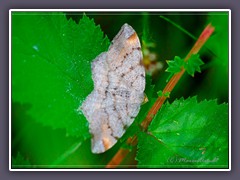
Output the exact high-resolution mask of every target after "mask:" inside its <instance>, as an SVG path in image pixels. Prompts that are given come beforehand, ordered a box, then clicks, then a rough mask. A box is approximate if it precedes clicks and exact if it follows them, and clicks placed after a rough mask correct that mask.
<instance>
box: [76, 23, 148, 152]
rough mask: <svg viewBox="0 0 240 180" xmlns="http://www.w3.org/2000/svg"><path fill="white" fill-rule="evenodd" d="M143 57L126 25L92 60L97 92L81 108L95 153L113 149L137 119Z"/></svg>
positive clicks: (140, 101) (134, 33)
mask: <svg viewBox="0 0 240 180" xmlns="http://www.w3.org/2000/svg"><path fill="white" fill-rule="evenodd" d="M142 58H143V55H142V51H141V44H140V41H139V38H138V36H137V34H136V32H135V30H134V29H133V28H132V27H131V26H130V25H128V24H124V25H123V26H122V27H121V29H120V31H119V32H118V34H117V35H116V36H115V37H114V39H113V40H112V43H111V45H110V47H109V49H108V51H107V52H103V53H101V54H99V55H98V56H97V57H96V58H95V59H94V60H93V61H92V63H91V69H92V79H93V81H94V90H93V91H92V92H91V93H90V94H89V95H88V96H87V98H86V100H85V101H84V102H83V103H82V105H81V107H80V109H81V110H82V112H83V114H84V116H85V117H86V118H87V120H88V122H89V131H90V133H91V134H92V139H91V150H92V153H95V154H99V153H103V152H105V151H106V150H108V149H110V148H111V147H112V146H113V145H114V144H116V142H117V141H118V139H119V138H121V137H122V136H123V134H124V133H125V131H126V129H127V128H128V127H129V126H130V125H131V124H132V123H133V121H134V118H135V117H136V116H137V114H138V112H139V110H140V106H141V103H142V102H143V100H144V89H145V84H146V82H145V69H144V66H143V63H142Z"/></svg>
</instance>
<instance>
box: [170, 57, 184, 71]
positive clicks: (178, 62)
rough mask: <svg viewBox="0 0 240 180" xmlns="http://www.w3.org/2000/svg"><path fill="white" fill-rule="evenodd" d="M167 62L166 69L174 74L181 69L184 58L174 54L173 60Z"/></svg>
mask: <svg viewBox="0 0 240 180" xmlns="http://www.w3.org/2000/svg"><path fill="white" fill-rule="evenodd" d="M167 64H168V68H167V69H166V71H167V72H170V73H172V74H175V73H178V72H180V71H181V69H182V66H183V64H184V59H182V58H180V57H179V56H175V57H174V60H171V61H167Z"/></svg>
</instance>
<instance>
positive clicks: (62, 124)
mask: <svg viewBox="0 0 240 180" xmlns="http://www.w3.org/2000/svg"><path fill="white" fill-rule="evenodd" d="M173 22H174V23H173ZM209 22H211V23H212V24H213V26H215V28H216V33H215V34H214V35H212V37H211V38H210V39H209V40H208V42H207V43H206V45H205V46H204V48H203V49H202V50H201V52H200V53H199V58H201V60H202V61H203V62H204V63H205V64H204V65H203V66H201V70H202V73H196V74H195V76H194V78H193V77H191V76H189V75H187V73H185V75H184V76H183V77H182V79H181V80H180V81H179V82H178V84H177V86H176V87H175V88H174V91H173V92H171V98H170V99H169V102H170V103H177V102H182V103H183V104H185V103H186V102H184V101H183V100H178V101H177V102H175V101H174V100H175V99H176V98H180V97H184V98H185V99H186V98H188V97H190V96H195V95H197V99H198V101H199V105H200V106H199V107H201V105H202V104H204V103H205V104H206V103H208V105H209V104H211V103H212V104H211V105H213V107H212V109H211V108H210V109H211V110H212V112H213V111H215V112H216V113H215V115H216V116H217V115H218V116H219V117H222V116H224V117H225V121H221V122H222V123H216V122H215V121H214V120H215V119H212V118H213V116H210V117H212V118H211V119H208V121H209V122H206V119H204V118H202V117H200V116H197V117H199V118H197V117H196V118H194V119H193V121H196V123H197V122H204V123H203V124H202V125H203V127H202V131H206V129H207V128H208V126H207V125H209V127H210V128H212V129H213V130H214V132H215V130H216V129H214V123H216V127H219V128H220V130H222V131H223V132H224V134H222V136H221V137H223V138H225V139H224V141H222V142H223V146H222V148H223V150H224V153H223V154H221V155H222V156H223V155H225V156H224V157H225V158H226V159H223V161H221V162H223V163H224V165H226V162H227V156H226V146H227V143H226V133H227V130H228V126H227V122H226V120H227V117H226V113H225V112H227V109H226V106H227V105H226V104H225V105H221V106H218V105H217V104H216V102H215V101H210V100H211V99H217V102H218V103H219V104H220V103H228V74H229V72H228V53H229V49H228V33H229V32H228V13H220V12H219V13H197V12H194V13H177V12H175V13H172V12H164V13H157V12H143V13H140V12H134V13H133V12H127V13H126V12H118V13H116V12H102V13H99V12H86V13H77V12H67V13H49V12H34V13H33V12H13V13H12V141H11V143H12V166H13V167H14V168H19V167H20V168H21V167H23V166H22V165H29V164H30V165H31V167H33V168H39V167H43V168H66V167H67V168H104V166H105V165H106V164H107V163H108V162H109V161H110V159H111V158H112V157H113V156H114V154H115V153H116V152H117V150H118V149H119V147H124V145H123V144H124V143H123V142H124V140H125V139H127V138H128V137H129V136H133V135H134V134H136V133H138V136H139V138H140V144H139V147H141V146H142V147H144V148H142V149H141V150H140V149H139V151H138V152H136V151H135V150H134V151H133V154H131V156H133V157H128V158H129V161H127V163H129V164H136V161H135V160H134V156H135V153H138V155H137V159H138V160H139V167H140V166H141V165H143V164H144V163H151V162H147V160H146V159H141V158H140V157H141V156H146V157H147V156H148V155H149V153H148V154H146V153H147V151H146V149H151V148H152V149H154V148H156V151H157V152H156V153H155V154H154V152H152V156H153V157H154V155H156V156H158V155H161V154H162V153H165V154H168V157H169V156H170V154H172V152H170V151H169V149H168V148H166V147H165V146H163V145H160V144H159V143H157V142H158V140H157V139H156V138H159V139H160V138H162V137H158V135H157V134H154V135H155V136H156V137H153V135H149V134H146V133H143V132H141V129H140V128H139V123H140V122H142V120H143V119H144V118H145V116H146V114H147V112H148V110H149V109H150V108H151V106H152V105H153V103H154V101H155V99H156V98H157V97H158V94H159V93H158V92H161V90H163V88H164V87H165V85H166V80H167V78H168V76H169V73H166V72H165V69H166V68H167V63H166V60H170V59H174V57H175V56H176V55H178V56H180V57H184V56H186V54H187V53H188V52H189V50H190V49H191V47H192V46H193V44H194V42H195V40H196V39H197V38H198V36H199V35H200V33H201V31H202V30H203V29H204V27H205V26H206V24H207V23H209ZM124 23H128V24H130V25H131V26H132V27H133V28H134V29H135V30H136V32H137V34H138V36H139V38H140V39H141V41H142V50H143V54H144V65H145V67H146V71H147V73H148V74H149V76H147V86H146V90H145V94H146V97H147V99H148V102H146V103H145V104H143V105H142V108H141V111H140V113H139V115H138V116H137V117H136V120H135V121H134V123H133V124H132V126H131V127H130V128H129V129H128V130H127V132H126V134H125V135H124V136H123V138H122V139H120V141H119V142H118V143H117V144H116V145H115V146H114V147H113V148H111V149H110V150H109V151H107V152H105V153H103V154H100V155H94V154H92V153H91V151H90V135H89V133H88V123H87V121H86V119H85V117H84V116H83V115H82V114H81V113H80V111H78V107H79V106H80V104H81V102H82V101H83V100H84V99H85V97H86V96H87V95H88V94H89V93H90V92H91V91H92V88H93V83H92V79H91V67H90V63H91V61H92V60H93V59H94V58H95V57H96V56H97V55H98V54H99V53H101V52H103V51H106V50H107V49H108V46H109V41H110V40H112V39H113V37H114V36H115V35H116V33H117V32H118V31H119V29H120V28H121V26H122V25H123V24H124ZM99 25H100V26H99ZM195 70H199V69H198V68H197V69H195ZM205 99H207V100H209V101H203V102H201V101H202V100H205ZM189 101H190V100H189ZM194 103H195V104H194ZM194 103H193V105H194V106H195V107H196V108H197V109H198V108H199V107H197V102H196V100H194ZM172 107H174V106H172ZM205 107H206V109H208V106H207V105H206V106H205ZM220 107H221V108H223V107H224V108H223V109H224V110H222V111H223V112H222V114H221V112H220V110H219V109H221V108H220ZM168 108H171V105H170V104H168V105H166V106H165V109H168ZM187 110H188V109H185V112H182V113H186V112H187ZM161 112H162V110H161ZM170 112H171V111H169V112H165V113H170ZM212 112H210V110H209V113H210V114H211V113H212ZM172 113H174V112H172ZM180 114H181V113H180ZM184 115H185V116H186V114H182V116H180V115H179V118H180V119H181V120H182V121H183V122H184V119H182V118H183V117H184ZM160 116H161V114H160V112H159V113H158V115H157V116H156V118H155V120H154V121H155V123H156V122H157V119H158V118H159V117H160ZM204 117H205V116H204ZM159 119H160V118H159ZM185 120H186V119H185ZM168 123H169V124H168V125H169V126H170V124H171V120H170V119H169V120H168ZM160 124H161V122H159V127H160V128H161V126H162V124H161V126H160ZM200 124H201V123H200ZM153 126H154V125H151V127H153ZM220 126H221V127H220ZM171 128H173V126H171ZM182 128H183V129H184V128H186V127H185V126H182ZM152 133H153V132H152ZM218 133H219V132H218V131H216V134H214V136H213V137H212V138H209V137H210V136H208V134H206V135H205V136H203V137H205V138H206V143H207V142H210V141H211V142H212V140H214V138H215V139H216V137H217V136H218V135H219V134H218ZM189 136H190V135H189ZM174 137H175V136H174ZM174 137H170V138H169V139H168V143H169V141H171V140H172V139H174ZM192 138H195V135H194V136H192ZM182 140H184V138H183V139H182ZM220 140H221V139H219V141H220ZM144 141H145V142H144ZM192 141H193V139H192ZM219 141H216V143H218V142H219ZM201 142H202V143H204V142H203V140H202V141H201ZM148 143H149V144H148ZM151 143H152V145H151ZM147 146H148V147H147ZM158 146H161V147H162V149H161V150H160V149H159V147H158ZM214 147H215V146H214ZM126 148H129V147H126ZM213 150H214V149H211V148H210V150H209V151H207V152H212V151H213ZM178 152H181V153H182V152H183V151H181V150H180V149H178ZM185 153H188V151H186V152H185ZM216 153H218V152H216ZM209 154H210V155H211V156H214V155H215V154H214V153H213V154H211V153H209ZM209 154H208V155H209ZM190 155H191V154H189V156H190ZM166 157H167V156H166ZM159 158H160V156H159ZM163 161H164V159H163V160H162V162H163ZM183 165H184V166H185V165H186V164H183ZM188 165H189V167H199V166H196V164H194V163H188ZM192 165H194V166H192ZM162 167H163V166H162ZM165 167H167V166H165ZM185 167H186V166H185Z"/></svg>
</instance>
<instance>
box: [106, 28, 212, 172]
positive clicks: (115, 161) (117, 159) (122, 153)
mask: <svg viewBox="0 0 240 180" xmlns="http://www.w3.org/2000/svg"><path fill="white" fill-rule="evenodd" d="M213 31H214V27H213V26H212V25H211V24H208V25H207V26H206V28H205V29H204V30H203V32H202V33H201V35H200V36H199V38H198V40H197V41H196V43H195V44H194V46H193V47H192V49H191V50H190V52H189V53H188V54H187V56H186V57H185V59H184V60H185V61H188V59H189V58H190V57H191V55H193V54H197V53H198V52H199V50H200V49H201V48H202V46H203V45H204V43H205V42H206V41H207V40H208V38H209V37H210V36H211V34H212V33H213ZM184 72H185V69H184V68H183V69H182V70H181V71H180V72H179V73H177V74H175V75H173V76H172V78H171V79H170V80H169V82H168V83H167V85H166V86H165V88H164V89H163V94H164V93H166V92H171V91H172V90H173V88H174V87H175V86H176V84H177V83H178V81H179V80H180V78H181V77H182V75H183V74H184ZM166 99H167V97H165V96H160V97H158V99H157V100H156V102H155V103H154V105H153V106H152V108H151V109H150V110H149V112H148V114H147V116H146V118H145V119H144V120H143V122H142V124H141V126H142V128H143V130H147V128H148V126H149V124H150V123H151V121H152V119H153V117H154V116H155V114H156V113H157V112H158V110H159V109H160V108H161V106H162V105H163V103H164V102H165V100H166ZM127 144H130V145H135V144H137V136H136V135H135V136H134V137H132V138H129V139H128V140H127ZM128 153H129V150H127V149H123V148H120V149H119V150H118V152H117V153H116V154H115V156H114V157H113V158H112V159H111V161H109V163H108V164H107V166H106V168H116V167H117V166H118V165H119V164H120V163H121V162H122V160H123V159H124V158H125V157H126V156H127V154H128Z"/></svg>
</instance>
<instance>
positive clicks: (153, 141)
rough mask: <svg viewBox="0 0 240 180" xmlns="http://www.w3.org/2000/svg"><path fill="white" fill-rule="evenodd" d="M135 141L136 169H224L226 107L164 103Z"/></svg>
mask: <svg viewBox="0 0 240 180" xmlns="http://www.w3.org/2000/svg"><path fill="white" fill-rule="evenodd" d="M138 140H139V145H138V153H137V160H138V162H139V167H143V166H145V167H159V168H160V167H161V168H167V167H170V168H176V167H177V168H186V167H192V168H227V167H228V105H227V104H221V105H218V104H217V103H216V101H214V100H211V101H206V100H205V101H202V102H199V103H198V102H197V99H196V97H193V98H188V99H186V100H184V99H179V100H176V101H174V102H173V103H172V104H169V103H166V104H164V105H163V106H162V108H161V109H160V111H159V112H158V113H157V115H156V116H155V117H154V119H153V121H152V123H151V124H150V126H149V129H148V134H144V133H143V134H142V135H140V136H139V138H138Z"/></svg>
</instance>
